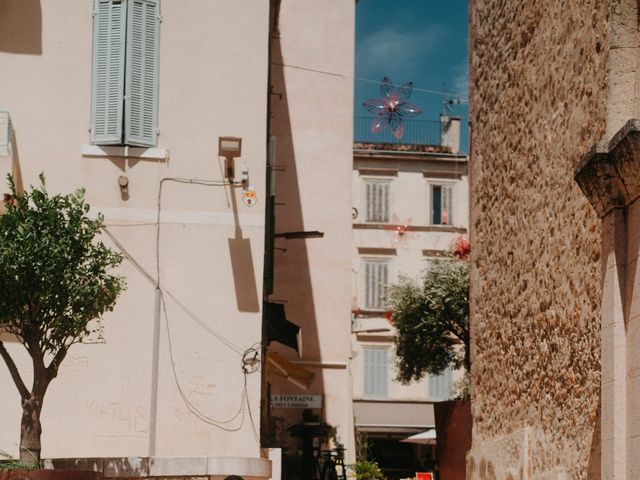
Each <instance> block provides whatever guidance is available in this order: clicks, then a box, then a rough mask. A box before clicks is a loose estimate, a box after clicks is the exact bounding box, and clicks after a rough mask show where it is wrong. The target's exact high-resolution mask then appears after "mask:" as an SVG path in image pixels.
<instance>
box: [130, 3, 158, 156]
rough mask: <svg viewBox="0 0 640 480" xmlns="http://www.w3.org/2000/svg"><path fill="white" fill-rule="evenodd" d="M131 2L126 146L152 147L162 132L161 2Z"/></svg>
mask: <svg viewBox="0 0 640 480" xmlns="http://www.w3.org/2000/svg"><path fill="white" fill-rule="evenodd" d="M128 1H129V7H128V10H129V12H128V30H127V70H126V82H125V84H126V92H125V102H124V112H125V122H124V123H125V125H124V132H125V135H124V143H126V144H127V145H138V146H143V147H152V146H154V145H156V139H157V132H158V64H159V47H160V1H159V0H128Z"/></svg>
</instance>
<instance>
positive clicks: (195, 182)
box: [156, 177, 235, 285]
mask: <svg viewBox="0 0 640 480" xmlns="http://www.w3.org/2000/svg"><path fill="white" fill-rule="evenodd" d="M165 182H176V183H187V184H191V185H204V186H208V187H226V186H227V185H235V183H232V182H229V181H226V180H198V179H196V178H181V177H165V178H163V179H161V180H160V185H159V186H158V200H157V212H156V283H157V285H160V213H161V212H162V187H163V185H164V183H165Z"/></svg>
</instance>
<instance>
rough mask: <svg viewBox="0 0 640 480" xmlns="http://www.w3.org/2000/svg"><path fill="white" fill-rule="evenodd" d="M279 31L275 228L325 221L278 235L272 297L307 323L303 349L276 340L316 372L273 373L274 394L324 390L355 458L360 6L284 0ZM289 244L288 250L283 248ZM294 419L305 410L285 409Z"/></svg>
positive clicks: (332, 419)
mask: <svg viewBox="0 0 640 480" xmlns="http://www.w3.org/2000/svg"><path fill="white" fill-rule="evenodd" d="M276 3H280V6H279V7H280V8H279V22H278V36H277V37H276V38H274V39H273V46H272V52H271V53H272V62H273V64H272V68H273V84H272V95H271V109H272V112H273V123H272V134H273V136H274V137H275V139H276V144H277V147H276V152H275V164H276V170H275V171H274V175H275V184H276V187H275V199H276V202H277V203H276V207H275V218H276V232H288V231H301V230H318V231H321V232H323V233H324V237H323V238H314V239H307V240H304V239H297V240H284V239H278V240H276V251H275V281H274V292H273V295H271V296H270V297H269V298H270V300H272V301H280V302H284V303H285V308H286V313H287V318H288V319H289V320H290V321H292V322H294V323H296V324H298V325H299V326H301V327H302V337H303V353H302V357H301V358H298V357H297V356H296V354H295V352H294V351H293V350H291V349H287V348H284V347H280V346H278V345H276V344H275V343H274V344H272V347H271V348H272V349H273V350H276V351H278V352H280V353H281V354H282V355H283V356H286V357H287V358H289V359H290V360H293V361H296V362H302V364H303V365H304V366H305V368H308V369H310V370H312V371H313V372H314V373H315V375H316V377H315V381H314V382H313V384H312V385H311V386H310V387H309V389H308V390H306V391H304V390H302V389H300V388H299V387H297V386H296V385H294V384H293V383H290V382H287V381H285V380H282V381H279V380H278V379H272V380H273V383H272V393H273V394H277V393H286V394H300V393H304V394H323V395H324V409H323V412H322V413H323V418H322V420H323V421H326V422H327V423H329V424H331V425H333V426H335V427H337V433H338V437H339V440H340V441H341V442H342V443H343V444H344V445H345V446H346V448H347V458H348V459H353V455H354V441H353V434H352V429H351V424H352V414H351V401H350V384H349V374H348V370H347V363H348V358H349V352H350V341H349V328H350V326H349V320H348V319H349V310H350V306H351V293H350V272H351V247H350V245H351V232H350V225H351V177H350V175H351V152H352V138H353V134H352V120H353V118H352V117H353V69H354V35H355V34H354V28H355V17H354V15H355V5H354V2H353V1H351V0H337V1H333V2H317V1H315V0H282V2H276ZM283 249H286V251H284V250H283ZM279 414H282V415H283V416H286V417H287V420H288V421H289V422H291V423H298V422H299V421H300V420H301V412H300V411H294V410H293V409H291V410H290V411H287V412H280V413H279Z"/></svg>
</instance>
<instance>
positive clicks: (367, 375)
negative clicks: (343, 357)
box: [362, 345, 391, 400]
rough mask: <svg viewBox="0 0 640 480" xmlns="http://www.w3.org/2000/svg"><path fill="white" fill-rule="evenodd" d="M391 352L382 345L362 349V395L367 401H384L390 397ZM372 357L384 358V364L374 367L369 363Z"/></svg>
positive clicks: (365, 346) (367, 346)
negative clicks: (369, 358)
mask: <svg viewBox="0 0 640 480" xmlns="http://www.w3.org/2000/svg"><path fill="white" fill-rule="evenodd" d="M390 350H391V349H390V348H389V347H386V346H381V345H364V346H363V347H362V395H363V397H364V398H365V399H378V400H382V399H386V398H388V397H389V372H390V371H391V369H390V364H389V361H390ZM374 352H375V353H374ZM382 354H384V355H382ZM370 355H379V356H380V357H382V358H384V362H382V363H381V364H374V365H372V364H370V363H368V362H367V360H368V358H367V357H370ZM378 360H379V358H378ZM372 369H374V370H372ZM375 369H378V370H377V371H376V370H375ZM377 375H379V377H377Z"/></svg>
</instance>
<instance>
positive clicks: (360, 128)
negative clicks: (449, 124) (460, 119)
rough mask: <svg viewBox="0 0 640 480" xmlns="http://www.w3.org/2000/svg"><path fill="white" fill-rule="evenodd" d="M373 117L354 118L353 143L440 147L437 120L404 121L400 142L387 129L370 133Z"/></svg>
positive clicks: (438, 123)
mask: <svg viewBox="0 0 640 480" xmlns="http://www.w3.org/2000/svg"><path fill="white" fill-rule="evenodd" d="M372 123H373V117H354V122H353V141H354V142H362V143H394V144H404V145H440V122H439V121H438V120H405V121H404V122H403V123H404V132H403V134H402V137H401V138H400V140H398V139H397V138H396V137H394V136H393V135H391V132H390V131H389V129H388V128H385V129H384V131H382V132H379V133H374V132H372V131H371V124H372Z"/></svg>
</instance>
